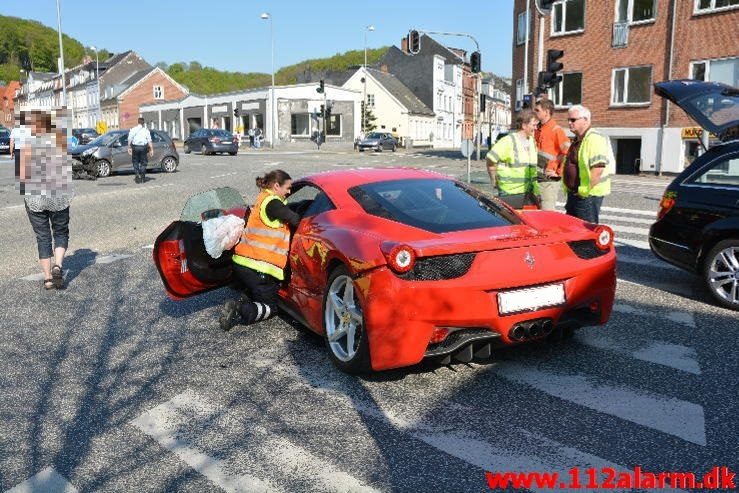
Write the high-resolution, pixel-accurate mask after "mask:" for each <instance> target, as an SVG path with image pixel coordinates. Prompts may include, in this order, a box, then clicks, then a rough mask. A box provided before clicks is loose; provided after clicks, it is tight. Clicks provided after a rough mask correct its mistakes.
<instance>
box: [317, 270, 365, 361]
mask: <svg viewBox="0 0 739 493" xmlns="http://www.w3.org/2000/svg"><path fill="white" fill-rule="evenodd" d="M323 328H324V333H323V337H324V341H325V343H326V348H327V349H328V354H329V357H330V358H331V361H332V362H333V363H334V365H336V367H337V368H339V369H340V370H341V371H344V372H346V373H352V374H358V373H366V372H368V371H370V370H371V366H370V350H369V341H368V340H367V330H366V327H365V325H364V312H363V310H362V305H361V302H360V301H359V297H358V296H357V292H356V286H355V285H354V281H353V280H352V278H351V275H350V274H349V270H348V269H347V268H346V267H345V266H343V265H342V266H339V267H337V268H336V269H334V271H333V272H332V273H331V276H330V277H329V279H328V288H327V289H326V292H325V294H324V296H323Z"/></svg>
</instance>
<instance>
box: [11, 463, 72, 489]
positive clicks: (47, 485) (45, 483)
mask: <svg viewBox="0 0 739 493" xmlns="http://www.w3.org/2000/svg"><path fill="white" fill-rule="evenodd" d="M78 491H79V490H78V489H77V488H75V487H74V486H72V484H71V483H70V482H69V481H67V480H66V479H64V476H62V475H61V474H59V473H58V472H56V470H55V469H54V468H53V467H51V466H50V467H47V468H46V469H44V470H43V471H41V472H39V473H37V474H36V475H34V476H33V477H31V478H28V479H27V480H25V481H23V482H22V483H21V484H19V485H17V486H15V487H13V488H10V489H9V490H7V491H6V492H5V493H77V492H78Z"/></svg>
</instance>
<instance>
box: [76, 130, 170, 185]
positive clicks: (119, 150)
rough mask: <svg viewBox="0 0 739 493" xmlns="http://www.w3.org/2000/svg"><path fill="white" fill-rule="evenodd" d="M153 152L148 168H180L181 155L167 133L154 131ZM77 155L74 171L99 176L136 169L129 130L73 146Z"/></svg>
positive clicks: (152, 137)
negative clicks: (130, 147) (129, 143)
mask: <svg viewBox="0 0 739 493" xmlns="http://www.w3.org/2000/svg"><path fill="white" fill-rule="evenodd" d="M150 132H151V143H152V146H153V147H154V155H153V156H151V157H149V165H148V166H147V169H161V170H162V171H165V172H167V173H172V172H173V171H175V170H176V169H177V166H178V165H179V162H180V155H179V154H178V153H177V149H175V146H174V142H172V139H171V138H170V136H169V134H167V132H164V131H162V130H151V131H150ZM69 154H70V155H71V156H72V158H74V163H73V167H72V168H73V170H74V171H75V172H79V171H84V172H86V173H88V174H90V175H93V176H98V177H106V176H110V174H111V173H113V172H114V171H118V170H121V169H131V170H132V169H133V163H132V161H131V155H130V154H129V153H128V130H113V131H111V132H108V133H106V134H105V135H101V136H100V137H98V138H96V139H94V140H93V141H91V142H90V143H89V144H86V145H82V146H77V147H75V148H73V149H70V151H69Z"/></svg>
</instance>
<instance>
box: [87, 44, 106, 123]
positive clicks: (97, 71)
mask: <svg viewBox="0 0 739 493" xmlns="http://www.w3.org/2000/svg"><path fill="white" fill-rule="evenodd" d="M90 49H91V50H95V82H96V83H97V86H98V120H102V119H103V108H102V106H101V105H100V104H101V103H100V58H98V49H97V48H95V47H94V46H90Z"/></svg>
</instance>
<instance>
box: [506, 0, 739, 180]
mask: <svg viewBox="0 0 739 493" xmlns="http://www.w3.org/2000/svg"><path fill="white" fill-rule="evenodd" d="M527 2H529V6H528V7H529V14H530V15H529V19H530V21H529V33H530V34H529V39H528V44H527V43H526V10H527ZM534 2H535V0H515V1H514V12H513V18H514V36H513V48H512V49H513V72H512V73H513V81H514V82H513V86H512V90H511V97H512V105H513V106H514V109H519V108H520V107H521V105H522V102H523V95H524V94H526V93H530V92H533V90H534V88H535V87H536V84H537V75H538V72H539V71H540V70H543V69H544V65H545V64H546V52H547V50H548V49H559V50H564V56H563V57H562V58H561V59H560V60H559V61H560V62H562V63H563V64H564V68H563V70H562V72H561V73H562V75H563V77H564V78H563V81H562V82H561V83H560V84H559V85H558V86H557V87H556V88H555V89H553V90H550V91H549V94H548V97H550V98H551V99H552V100H553V101H554V103H555V105H556V108H557V111H556V114H555V118H556V119H557V121H558V122H559V123H560V125H562V126H563V127H564V128H567V125H566V117H567V107H568V106H569V105H572V104H578V103H580V104H583V105H585V106H587V107H588V108H590V110H591V112H592V114H593V127H595V128H598V129H600V130H601V131H603V132H604V133H605V134H607V135H609V136H610V138H611V143H612V145H613V147H614V154H615V155H616V161H617V172H618V173H624V174H628V173H635V172H637V171H642V172H660V173H661V172H666V173H679V172H680V171H682V170H683V169H684V167H685V166H686V165H687V164H689V163H690V162H691V161H692V159H693V158H694V157H695V156H696V154H697V152H698V149H699V145H700V144H699V142H698V134H699V132H698V129H697V128H696V124H695V123H694V122H693V121H692V120H691V119H689V118H688V117H687V115H686V114H685V113H684V112H683V111H682V110H680V109H679V108H676V107H675V106H674V105H672V104H668V103H667V102H666V101H665V100H663V99H662V98H661V97H659V96H657V95H655V94H654V85H653V84H654V83H655V82H659V81H663V80H668V79H687V78H693V79H699V80H712V81H719V82H724V83H727V84H729V85H733V86H739V41H737V40H739V0H567V1H566V2H565V1H560V2H556V3H555V4H554V5H553V8H552V10H551V13H550V15H549V16H547V17H541V16H540V14H539V13H538V12H537V10H536V8H535V5H534ZM527 45H528V53H526V49H525V48H526V46H527ZM526 58H527V60H528V74H527V80H528V84H524V60H525V59H526Z"/></svg>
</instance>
